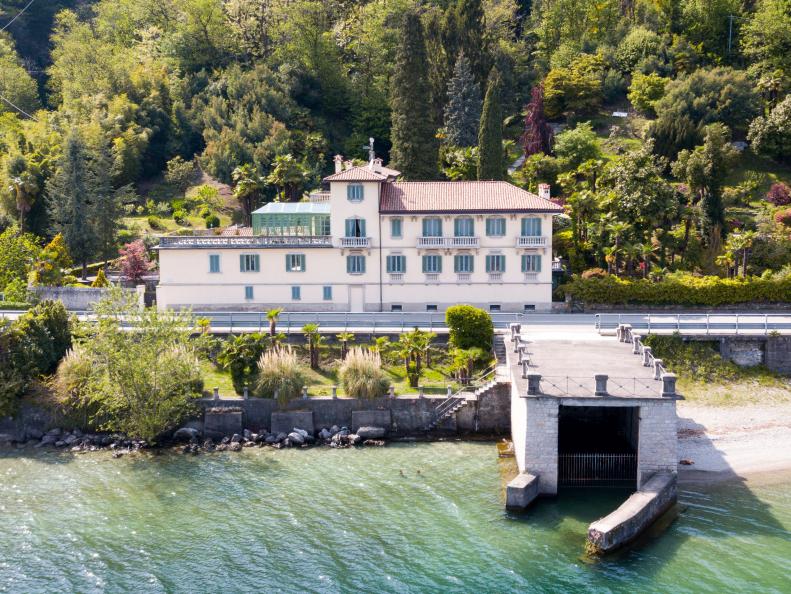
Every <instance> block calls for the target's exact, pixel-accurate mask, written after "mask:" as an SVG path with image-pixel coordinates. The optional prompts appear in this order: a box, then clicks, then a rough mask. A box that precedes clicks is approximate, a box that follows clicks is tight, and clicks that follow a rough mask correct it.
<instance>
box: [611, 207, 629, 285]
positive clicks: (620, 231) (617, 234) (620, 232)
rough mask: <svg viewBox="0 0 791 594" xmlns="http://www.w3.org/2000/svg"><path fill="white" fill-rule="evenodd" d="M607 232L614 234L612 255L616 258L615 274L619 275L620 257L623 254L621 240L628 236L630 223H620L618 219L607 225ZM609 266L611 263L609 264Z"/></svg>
mask: <svg viewBox="0 0 791 594" xmlns="http://www.w3.org/2000/svg"><path fill="white" fill-rule="evenodd" d="M606 228H607V231H609V232H610V233H611V234H612V239H613V248H612V250H611V252H610V253H611V254H612V255H613V257H614V264H615V274H618V269H619V266H618V256H619V254H620V252H621V249H620V248H621V240H622V238H623V236H624V235H625V234H626V232H627V230H628V229H629V223H624V222H623V221H619V220H617V219H615V220H613V221H611V222H609V223H608V224H607V227H606ZM608 264H609V262H608Z"/></svg>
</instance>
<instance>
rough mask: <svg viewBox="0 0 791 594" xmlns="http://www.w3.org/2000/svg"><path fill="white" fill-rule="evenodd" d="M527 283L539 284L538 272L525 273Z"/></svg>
mask: <svg viewBox="0 0 791 594" xmlns="http://www.w3.org/2000/svg"><path fill="white" fill-rule="evenodd" d="M525 282H526V283H537V282H538V273H537V272H525Z"/></svg>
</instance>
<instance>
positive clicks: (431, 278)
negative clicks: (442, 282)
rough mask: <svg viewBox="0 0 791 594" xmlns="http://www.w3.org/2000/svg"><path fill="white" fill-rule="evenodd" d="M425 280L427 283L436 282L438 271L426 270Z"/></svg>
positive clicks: (437, 280) (437, 281)
mask: <svg viewBox="0 0 791 594" xmlns="http://www.w3.org/2000/svg"><path fill="white" fill-rule="evenodd" d="M426 282H427V283H429V284H437V283H439V273H438V272H427V273H426Z"/></svg>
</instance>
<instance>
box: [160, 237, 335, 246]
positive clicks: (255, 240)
mask: <svg viewBox="0 0 791 594" xmlns="http://www.w3.org/2000/svg"><path fill="white" fill-rule="evenodd" d="M159 247H160V249H182V248H198V249H218V248H231V249H233V248H236V249H239V248H241V249H246V248H279V247H332V238H331V237H329V236H327V235H321V236H310V235H296V236H287V235H272V236H265V235H252V236H249V235H248V236H244V235H239V236H233V235H231V236H223V235H168V236H164V237H160V238H159Z"/></svg>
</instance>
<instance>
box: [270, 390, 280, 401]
mask: <svg viewBox="0 0 791 594" xmlns="http://www.w3.org/2000/svg"><path fill="white" fill-rule="evenodd" d="M279 397H280V390H275V393H274V394H272V398H274V399H275V400H277V399H278V398H279Z"/></svg>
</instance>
